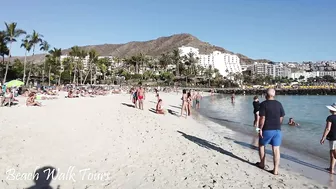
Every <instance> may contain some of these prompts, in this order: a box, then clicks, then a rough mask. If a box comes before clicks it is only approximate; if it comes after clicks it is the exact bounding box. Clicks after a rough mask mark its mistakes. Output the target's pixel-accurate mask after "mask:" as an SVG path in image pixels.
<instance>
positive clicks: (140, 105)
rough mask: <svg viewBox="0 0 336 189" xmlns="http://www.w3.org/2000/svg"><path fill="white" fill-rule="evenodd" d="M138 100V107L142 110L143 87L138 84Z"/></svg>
mask: <svg viewBox="0 0 336 189" xmlns="http://www.w3.org/2000/svg"><path fill="white" fill-rule="evenodd" d="M137 95H138V101H139V109H141V110H143V101H144V100H145V98H146V96H145V89H144V88H143V87H142V86H141V85H140V86H139V89H138V91H137Z"/></svg>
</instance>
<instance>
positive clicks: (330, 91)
mask: <svg viewBox="0 0 336 189" xmlns="http://www.w3.org/2000/svg"><path fill="white" fill-rule="evenodd" d="M276 91H277V95H336V89H277V90H276ZM216 92H217V93H221V94H233V93H235V94H239V95H241V94H246V95H261V94H264V93H265V92H266V89H218V90H216Z"/></svg>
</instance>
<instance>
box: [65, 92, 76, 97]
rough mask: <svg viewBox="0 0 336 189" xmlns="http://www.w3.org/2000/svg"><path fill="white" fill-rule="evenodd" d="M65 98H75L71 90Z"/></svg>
mask: <svg viewBox="0 0 336 189" xmlns="http://www.w3.org/2000/svg"><path fill="white" fill-rule="evenodd" d="M67 98H75V96H74V94H73V92H72V90H70V91H69V92H68V96H67Z"/></svg>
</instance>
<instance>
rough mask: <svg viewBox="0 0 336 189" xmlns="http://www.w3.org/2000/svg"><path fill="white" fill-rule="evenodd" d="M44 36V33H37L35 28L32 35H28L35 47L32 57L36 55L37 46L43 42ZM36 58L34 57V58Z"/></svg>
mask: <svg viewBox="0 0 336 189" xmlns="http://www.w3.org/2000/svg"><path fill="white" fill-rule="evenodd" d="M42 37H43V35H41V34H39V33H37V32H36V31H35V30H33V33H32V34H31V35H27V38H29V42H30V43H31V45H32V47H33V55H32V58H33V57H34V55H35V46H36V45H39V44H41V43H42V41H43V40H42ZM33 60H34V59H33ZM32 64H34V62H32ZM32 67H33V66H32V65H31V66H30V68H29V73H28V78H27V83H26V84H28V82H29V79H30V74H31V70H32Z"/></svg>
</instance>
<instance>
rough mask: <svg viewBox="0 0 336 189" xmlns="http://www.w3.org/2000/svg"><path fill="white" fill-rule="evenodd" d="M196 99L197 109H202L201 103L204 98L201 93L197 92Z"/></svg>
mask: <svg viewBox="0 0 336 189" xmlns="http://www.w3.org/2000/svg"><path fill="white" fill-rule="evenodd" d="M195 98H196V109H200V101H201V99H202V96H201V94H200V93H199V91H198V92H197V94H196V97H195Z"/></svg>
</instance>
